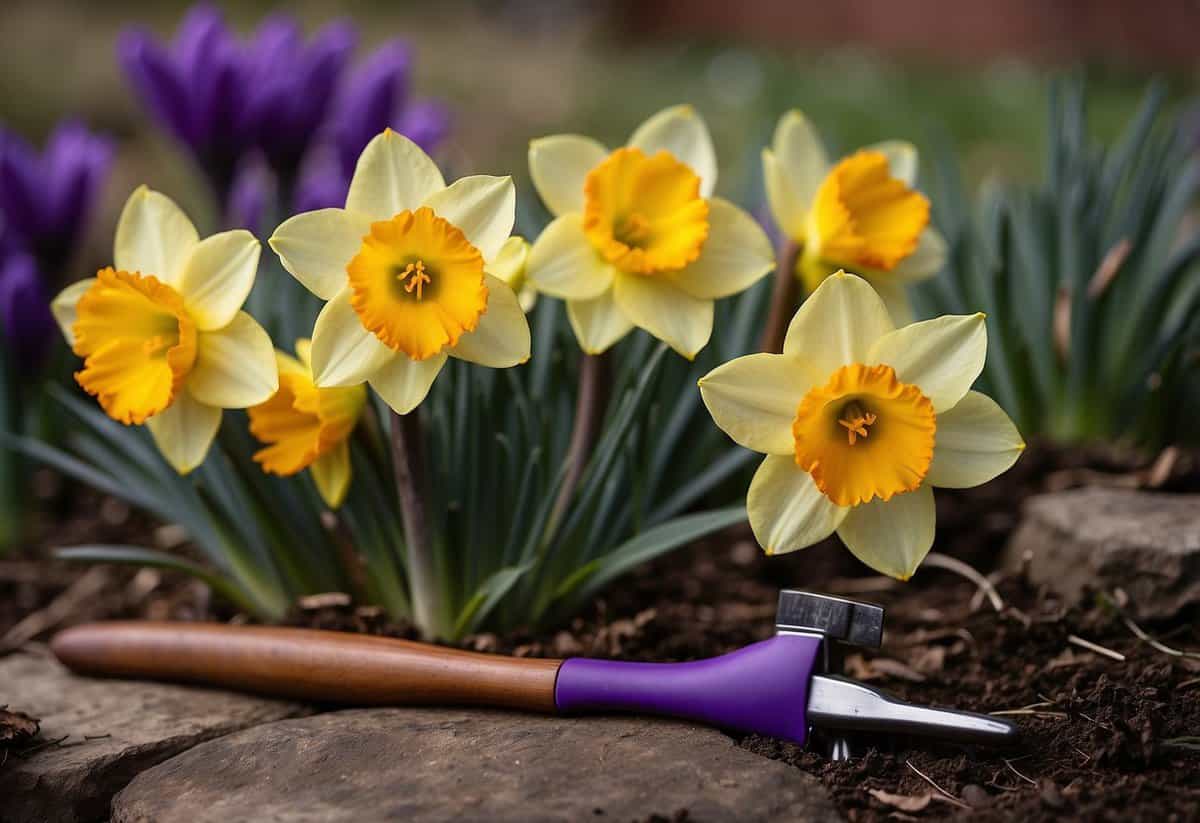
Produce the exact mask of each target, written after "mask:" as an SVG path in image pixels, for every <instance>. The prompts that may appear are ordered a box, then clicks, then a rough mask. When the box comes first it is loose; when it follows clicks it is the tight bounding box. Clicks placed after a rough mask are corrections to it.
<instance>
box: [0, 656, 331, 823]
mask: <svg viewBox="0 0 1200 823" xmlns="http://www.w3.org/2000/svg"><path fill="white" fill-rule="evenodd" d="M5 703H7V704H9V706H10V707H11V708H13V709H20V710H21V711H25V712H28V713H29V714H31V715H33V716H35V717H39V718H41V721H42V739H43V740H56V739H58V738H65V739H64V740H63V741H62V743H61V744H60V745H51V746H45V747H43V748H42V749H40V750H39V751H37V752H35V753H33V754H30V755H29V756H28V757H26V758H22V757H19V756H17V755H15V754H10V755H9V757H8V760H7V762H5V764H4V765H3V766H2V767H0V823H35V821H36V823H81V822H82V821H98V820H107V819H108V815H109V808H110V804H111V801H112V796H113V795H114V794H116V793H117V792H118V791H119V790H120V789H121V788H123V787H124V786H125V784H127V783H128V782H129V781H130V780H131V779H132V778H133V777H134V775H136V774H138V773H139V772H141V771H143V770H145V769H147V768H150V767H151V766H153V765H155V764H156V763H160V762H161V761H163V760H166V759H167V758H169V757H172V756H173V755H177V754H179V753H180V752H182V751H185V750H186V749H189V748H191V747H192V746H194V745H196V744H197V743H200V742H203V741H205V740H211V739H212V738H214V737H219V736H221V735H224V734H229V733H230V732H235V731H239V730H241V729H244V728H246V727H248V726H253V725H256V724H258V723H265V722H269V721H273V720H279V719H281V718H285V717H294V716H297V715H300V714H305V713H307V712H308V711H309V710H308V709H307V708H305V707H303V706H301V705H299V704H296V703H286V702H282V701H275V700H263V699H259V698H255V697H247V696H243V695H237V694H230V693H227V692H220V691H209V690H205V689H199V688H191V687H188V686H173V685H167V684H160V683H145V682H141V681H130V680H100V679H94V678H86V677H76V676H74V675H72V674H71V673H70V672H68V671H67V670H66V669H65V668H63V667H62V666H61V665H60V664H59V663H58V662H57V661H56V660H54V658H53V657H52V656H51V655H50V653H49V652H48V651H46V650H44V649H42V650H41V651H40V653H36V654H28V653H18V654H13V655H9V656H8V657H5V658H0V705H3V704H5Z"/></svg>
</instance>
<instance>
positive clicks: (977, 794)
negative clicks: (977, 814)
mask: <svg viewBox="0 0 1200 823" xmlns="http://www.w3.org/2000/svg"><path fill="white" fill-rule="evenodd" d="M962 799H963V802H964V803H966V804H967V805H968V806H973V807H975V808H979V807H980V806H986V805H988V804H989V803H991V802H992V796H991V795H990V794H988V792H987V789H985V788H983V786H979V785H976V784H975V783H968V784H967V785H966V786H963V789H962Z"/></svg>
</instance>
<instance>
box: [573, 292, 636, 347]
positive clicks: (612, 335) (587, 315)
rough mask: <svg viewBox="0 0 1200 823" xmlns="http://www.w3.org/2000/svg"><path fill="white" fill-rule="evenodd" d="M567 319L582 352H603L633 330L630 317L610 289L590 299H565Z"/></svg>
mask: <svg viewBox="0 0 1200 823" xmlns="http://www.w3.org/2000/svg"><path fill="white" fill-rule="evenodd" d="M567 319H568V320H570V321H571V329H572V330H573V331H574V332H575V339H576V340H578V341H579V348H581V349H583V351H584V353H585V354H603V353H604V352H606V351H608V350H609V349H610V348H611V347H612V346H613V345H614V344H615V343H616V342H617V341H618V340H620V339H621V338H622V337H624V336H625V335H627V334H629V332H631V331H633V321H631V320H630V319H629V318H628V317H626V316H625V313H624V312H622V311H621V310H620V309H619V308H617V302H616V300H615V299H614V298H613V292H612V289H609V290H608V291H606V292H604V293H603V294H601V295H600V296H599V297H593V298H592V299H591V300H568V301H567Z"/></svg>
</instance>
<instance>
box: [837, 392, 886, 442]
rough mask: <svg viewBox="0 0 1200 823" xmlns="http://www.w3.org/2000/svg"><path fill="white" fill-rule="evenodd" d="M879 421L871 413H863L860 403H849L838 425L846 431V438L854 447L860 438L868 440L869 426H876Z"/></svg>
mask: <svg viewBox="0 0 1200 823" xmlns="http://www.w3.org/2000/svg"><path fill="white" fill-rule="evenodd" d="M877 419H878V418H877V417H876V416H875V415H873V414H871V412H865V411H863V410H862V407H861V406H859V405H858V403H849V404H847V405H846V408H845V409H843V410H842V416H841V419H839V420H838V424H839V425H841V426H843V427H844V428H845V429H846V437H847V439H848V440H849V441H850V445H851V446H853V445H854V443H855V442H856V441H857V439H858V438H859V437H861V438H863V439H864V440H865V439H866V437H867V434H868V431H867V426H873V425H875V421H876V420H877Z"/></svg>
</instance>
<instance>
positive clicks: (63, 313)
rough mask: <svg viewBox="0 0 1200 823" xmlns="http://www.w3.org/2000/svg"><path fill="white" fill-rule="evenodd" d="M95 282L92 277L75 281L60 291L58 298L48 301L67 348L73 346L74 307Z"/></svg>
mask: <svg viewBox="0 0 1200 823" xmlns="http://www.w3.org/2000/svg"><path fill="white" fill-rule="evenodd" d="M95 282H96V278H94V277H89V278H87V279H86V280H79V281H76V282H74V283H72V284H71V285H69V286H67V287H66V288H65V289H63V290H62V291H60V292H59V293H58V296H57V297H55V298H54V299H53V300H51V301H50V312H51V314H53V315H54V319H55V320H56V321H58V328H59V329H60V330H61V331H62V334H63V338H65V339H66V341H67V345H68V346H74V345H75V306H76V305H78V304H79V298H81V297H83V293H84V292H86V291H87V290H88V289H90V288H91V287H92V286H93V285H94V284H95Z"/></svg>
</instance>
